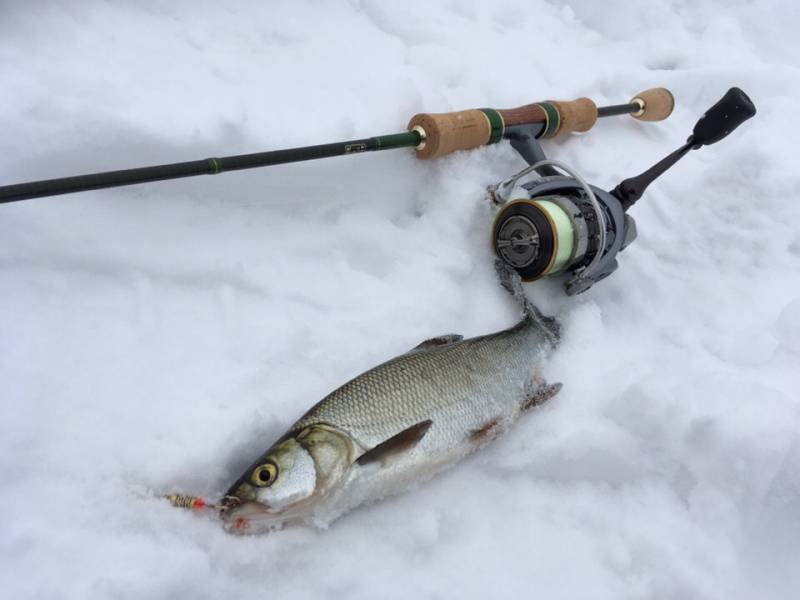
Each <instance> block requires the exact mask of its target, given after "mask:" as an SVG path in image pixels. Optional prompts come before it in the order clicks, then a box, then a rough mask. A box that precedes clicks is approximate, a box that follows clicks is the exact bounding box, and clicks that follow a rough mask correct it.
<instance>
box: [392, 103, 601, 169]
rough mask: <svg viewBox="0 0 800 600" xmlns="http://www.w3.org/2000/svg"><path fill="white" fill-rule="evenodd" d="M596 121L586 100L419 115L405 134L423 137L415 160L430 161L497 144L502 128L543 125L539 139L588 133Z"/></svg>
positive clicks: (502, 131) (501, 135)
mask: <svg viewBox="0 0 800 600" xmlns="http://www.w3.org/2000/svg"><path fill="white" fill-rule="evenodd" d="M596 121H597V106H596V105H595V103H594V102H593V101H592V100H590V99H589V98H578V99H577V100H549V101H547V102H539V103H535V104H526V105H524V106H518V107H517V108H506V109H494V108H473V109H469V110H461V111H457V112H449V113H419V114H416V115H414V116H413V117H411V120H410V121H409V122H408V129H409V131H417V132H419V134H420V136H421V137H422V138H423V139H422V141H421V142H420V144H419V145H418V146H417V147H416V150H417V158H421V159H431V158H439V157H440V156H445V155H447V154H450V153H451V152H455V151H456V150H470V149H472V148H477V147H479V146H484V145H486V144H494V143H496V142H499V141H500V140H501V139H502V137H503V133H504V132H505V130H506V128H508V127H512V126H514V125H528V124H535V123H542V124H544V130H543V132H542V135H541V137H555V136H557V135H562V134H565V133H571V132H573V131H588V130H589V129H591V128H592V127H593V126H594V124H595V122H596Z"/></svg>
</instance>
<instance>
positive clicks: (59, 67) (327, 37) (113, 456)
mask: <svg viewBox="0 0 800 600" xmlns="http://www.w3.org/2000/svg"><path fill="white" fill-rule="evenodd" d="M798 6H800V5H798V4H797V3H796V2H794V1H792V0H782V1H776V2H769V1H767V0H764V1H760V2H739V1H737V2H731V1H719V2H689V1H684V0H661V1H656V2H647V3H631V2H629V1H622V0H605V1H604V2H594V1H592V0H577V1H573V2H569V3H562V2H556V1H544V0H504V1H498V2H494V1H492V2H478V1H465V2H441V3H428V2H425V3H423V2H402V3H399V2H397V3H390V2H373V1H367V0H363V1H359V0H353V1H351V2H342V3H333V2H330V3H324V2H311V1H293V2H256V1H248V2H235V3H220V2H213V3H212V2H173V3H158V2H99V1H97V2H94V1H92V2H81V3H77V2H71V3H64V2H55V1H40V2H31V3H21V2H20V3H12V2H3V3H2V6H0V81H2V92H1V93H0V131H2V136H0V152H1V153H2V157H3V159H2V161H0V184H10V183H17V182H21V181H26V180H31V179H45V178H51V177H59V176H66V175H71V174H78V173H87V172H93V171H100V170H108V169H117V168H128V167H133V166H144V165H149V164H158V163H160V162H177V161H182V160H193V159H199V158H204V157H207V156H221V155H230V154H239V153H246V152H255V151H262V150H269V149H278V148H285V147H291V146H299V145H307V144H314V143H323V142H328V141H336V140H342V139H349V138H359V137H368V136H370V135H377V134H382V133H391V132H396V131H402V130H403V129H404V127H405V124H406V123H407V121H408V119H409V118H410V116H411V115H413V114H414V113H416V112H421V111H432V112H444V111H448V110H457V109H463V108H468V107H475V106H495V107H500V108H503V107H511V106H517V105H520V104H525V103H528V102H532V101H536V100H544V99H547V98H556V99H571V98H576V97H579V96H590V97H591V98H593V99H594V100H595V101H597V102H598V104H601V105H602V104H617V103H622V102H626V101H627V100H628V99H629V98H630V97H631V96H632V95H634V94H635V93H636V92H638V91H640V90H642V89H645V88H649V87H655V86H666V87H668V88H670V89H671V90H672V91H673V93H674V94H675V97H676V102H677V105H676V108H675V112H674V114H673V115H672V116H671V117H670V118H669V119H668V120H667V121H664V122H662V123H642V122H637V121H635V120H633V119H631V118H629V117H618V118H614V119H607V120H603V121H601V122H599V123H598V124H597V126H596V127H595V128H594V130H593V131H591V132H589V133H587V134H583V135H573V136H569V137H568V138H566V139H563V140H558V141H551V142H548V143H547V144H546V147H545V150H546V152H548V154H549V155H550V157H552V158H555V159H558V160H561V161H564V162H567V163H569V164H570V165H572V166H573V167H575V168H576V169H578V170H579V171H580V172H581V173H582V174H583V175H584V176H585V177H586V178H587V179H589V180H590V181H592V182H594V183H596V184H597V185H600V186H604V187H606V188H608V189H610V188H612V187H613V186H614V185H616V184H617V183H618V182H619V181H620V180H621V179H622V178H624V177H628V176H630V175H634V174H636V173H638V172H640V171H642V170H644V169H645V168H647V167H649V166H650V165H651V164H652V163H654V162H655V161H656V160H658V159H660V158H661V157H663V156H665V155H666V154H667V153H669V152H671V151H672V150H673V149H675V148H677V147H678V146H679V145H680V144H681V143H682V142H683V141H684V140H685V139H686V137H687V135H688V134H689V132H690V131H691V128H692V127H693V125H694V123H695V121H696V119H697V118H698V117H699V116H700V115H701V114H702V113H703V112H704V111H705V110H706V109H707V108H708V107H709V106H710V105H711V104H713V103H714V102H715V101H716V100H717V99H718V98H719V97H720V96H721V95H722V94H723V93H724V92H725V91H726V90H727V89H728V88H729V87H731V86H733V85H738V86H740V87H741V88H743V89H744V90H745V91H746V92H747V93H748V94H749V95H750V96H751V98H752V99H753V101H754V102H755V104H756V106H757V107H758V111H759V112H758V115H757V116H756V117H755V118H754V119H752V120H751V121H748V122H747V123H745V124H744V125H743V126H742V127H741V128H740V129H739V130H737V131H736V132H735V133H733V134H732V135H731V136H730V138H728V139H726V140H725V141H723V142H721V143H719V144H718V145H715V146H713V147H709V148H704V149H702V150H701V151H699V152H693V153H691V154H689V155H688V156H687V157H686V158H684V159H683V160H682V161H681V162H680V163H679V164H678V165H677V166H676V167H675V168H674V169H673V170H672V171H670V172H669V173H668V174H667V175H665V176H664V177H663V178H662V179H660V180H659V181H657V182H656V183H655V184H654V185H653V186H652V187H651V189H650V190H649V191H648V193H647V194H646V195H645V197H644V198H643V199H642V200H641V201H640V202H639V204H637V205H636V207H635V208H634V209H632V214H633V216H634V217H635V218H636V220H637V224H638V230H639V239H638V240H637V241H636V243H635V244H633V245H632V246H631V247H630V248H629V249H627V250H626V251H625V252H624V253H623V254H622V255H621V256H620V268H619V270H618V271H617V272H616V273H615V274H614V275H613V276H611V277H610V278H609V279H607V280H605V281H603V282H601V283H600V284H598V285H597V286H596V287H594V288H593V289H592V290H590V291H589V292H588V293H586V294H584V295H581V296H578V297H573V298H568V297H566V296H564V295H563V293H562V292H561V289H560V287H559V285H558V283H556V282H552V281H550V282H540V283H535V284H530V285H528V286H527V290H528V291H529V293H530V295H531V297H532V298H533V299H534V300H535V301H536V302H537V304H538V305H539V306H540V307H541V308H542V309H543V310H544V311H545V312H547V313H550V314H554V315H556V316H557V317H558V318H559V319H560V321H561V323H562V325H563V331H564V338H563V344H562V346H561V348H560V349H559V351H558V352H557V354H556V355H555V356H554V357H553V359H552V361H551V363H550V365H549V369H548V371H547V378H548V379H549V380H550V381H554V382H555V381H561V382H563V383H564V387H563V390H562V391H561V393H560V394H559V395H558V396H557V397H556V398H555V399H553V400H551V401H550V402H549V403H548V404H547V405H546V406H544V407H542V408H541V409H538V410H536V411H535V412H533V413H532V414H529V415H527V416H526V417H525V418H524V419H522V420H521V421H520V423H519V424H518V426H517V427H516V428H514V429H513V430H512V431H511V432H509V434H508V435H506V436H505V437H503V438H502V439H500V440H498V441H497V442H495V443H493V444H492V445H490V446H489V447H487V448H485V449H484V450H483V451H481V452H480V453H478V454H475V455H473V456H472V457H470V458H469V459H467V460H466V461H465V462H463V463H461V464H460V465H458V466H456V467H454V468H453V469H451V470H449V471H447V472H446V473H444V474H443V475H441V476H439V477H437V478H435V479H434V480H432V481H429V482H427V483H424V484H422V485H420V486H418V487H417V488H416V489H413V490H410V491H409V492H407V493H405V494H402V495H399V496H394V497H392V498H388V499H385V500H383V501H381V502H378V503H376V504H373V505H370V506H365V507H361V508H359V509H357V510H355V511H353V512H351V513H349V514H348V515H347V516H345V517H343V518H342V519H340V520H338V521H335V522H334V523H332V524H331V525H330V526H329V527H328V528H327V529H313V528H295V529H286V530H283V531H281V532H278V533H275V534H271V535H266V536H249V537H237V536H233V535H230V534H227V533H225V532H224V531H223V530H222V528H221V527H220V525H219V523H218V522H217V521H216V520H214V519H213V518H212V517H210V516H203V515H197V514H193V513H191V512H187V511H181V510H178V509H175V508H173V507H171V506H169V505H168V504H167V503H166V502H165V501H163V500H159V499H157V498H156V496H157V494H159V493H164V492H182V493H187V494H197V495H201V496H203V497H205V498H207V499H209V500H215V499H216V498H217V497H218V496H219V495H220V494H221V493H222V492H224V491H225V489H226V488H227V486H228V485H229V484H230V483H231V482H232V481H233V480H234V479H235V478H236V477H237V476H238V475H239V474H240V472H241V471H242V470H243V468H244V467H245V466H246V465H247V464H249V463H250V462H251V461H252V460H253V459H254V458H255V457H256V456H257V455H258V454H260V453H261V452H262V451H263V450H265V449H266V448H267V447H268V446H269V444H270V443H271V442H272V441H273V440H274V439H275V438H276V437H278V436H279V435H280V434H281V433H282V432H283V430H284V429H285V428H286V427H287V426H288V425H290V424H291V423H292V422H293V421H294V420H295V419H296V418H297V417H298V416H299V415H300V414H301V413H302V412H304V411H305V409H307V408H308V407H310V406H311V405H312V404H313V403H314V402H316V401H317V400H319V399H320V398H322V397H323V396H324V395H325V394H326V393H327V392H329V391H331V390H332V389H333V388H335V387H337V386H338V385H340V384H342V383H344V382H345V381H346V380H348V379H349V378H351V377H353V376H355V375H357V374H358V373H360V372H361V371H363V370H365V369H367V368H369V367H371V366H373V365H375V364H377V363H379V362H381V361H383V360H385V359H388V358H390V357H392V356H394V355H397V354H400V353H403V352H405V351H406V350H407V349H409V348H411V347H412V346H414V345H416V344H417V343H419V342H420V341H421V340H423V339H426V338H429V337H432V336H435V335H439V334H444V333H450V332H456V333H461V334H463V335H466V336H472V335H479V334H483V333H489V332H492V331H496V330H498V329H502V328H504V327H507V326H510V325H511V324H513V323H514V322H515V320H516V318H517V317H518V313H517V309H516V308H515V306H514V304H513V302H512V300H511V299H510V298H509V297H508V296H507V295H506V294H504V293H503V292H502V290H500V288H499V287H498V285H497V283H496V281H495V279H494V275H493V269H492V257H491V251H490V247H489V243H488V236H489V227H490V223H491V218H492V212H491V209H490V207H489V206H488V203H487V201H486V198H485V195H484V189H485V187H486V186H487V185H488V184H491V183H495V182H497V181H499V180H501V179H502V178H504V177H506V176H508V175H510V174H512V173H513V172H515V171H516V170H518V169H520V168H521V167H522V166H524V163H523V161H522V159H521V158H519V157H518V156H517V155H516V154H515V153H514V151H513V150H512V149H511V148H510V147H509V146H508V144H507V143H501V144H498V145H495V146H492V147H485V148H481V149H478V150H475V151H472V152H462V153H458V154H455V155H452V156H450V157H447V158H444V159H441V160H437V161H431V162H423V161H417V160H415V158H414V156H413V152H412V151H406V150H398V151H393V152H384V153H373V154H367V155H360V156H354V157H347V158H336V159H329V160H325V161H317V162H310V163H302V164H294V165H287V166H282V167H272V168H269V169H260V170H253V171H243V172H236V173H229V174H222V175H218V176H216V177H200V178H194V179H187V180H179V181H171V182H164V183H157V184H148V185H140V186H133V187H127V188H117V189H113V190H105V191H96V192H88V193H82V194H74V195H67V196H60V197H53V198H44V199H38V200H31V201H27V202H19V203H13V204H4V205H1V206H0V381H1V382H2V388H1V389H2V394H0V490H1V491H2V492H1V494H2V495H1V496H0V502H1V503H2V513H3V518H2V524H0V589H2V595H3V597H5V598H170V599H176V598H219V597H228V598H237V597H238V598H261V597H269V598H305V597H341V598H348V600H353V599H360V598H509V597H512V596H522V597H526V598H548V599H551V600H553V599H557V598H592V599H595V600H599V599H603V598H615V599H616V598H655V597H657V598H752V597H761V598H792V597H796V590H797V589H798V586H800V401H799V400H798V395H797V390H798V383H800V370H798V360H799V359H800V225H798V224H799V223H800V193H798V192H799V191H800V171H799V170H798V168H797V139H798V138H800V117H798V111H797V95H798V94H800V60H799V59H798V57H800V44H798V42H797V31H798V29H799V28H800V8H798Z"/></svg>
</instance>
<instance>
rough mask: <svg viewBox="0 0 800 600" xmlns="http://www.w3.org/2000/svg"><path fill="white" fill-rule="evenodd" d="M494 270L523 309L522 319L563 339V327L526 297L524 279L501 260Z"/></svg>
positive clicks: (506, 289)
mask: <svg viewBox="0 0 800 600" xmlns="http://www.w3.org/2000/svg"><path fill="white" fill-rule="evenodd" d="M494 270H495V271H496V272H497V278H498V279H499V280H500V285H501V286H503V289H504V290H505V291H507V292H508V293H509V294H511V295H512V296H513V297H514V300H516V301H517V303H518V304H519V305H520V307H521V308H522V317H523V319H524V320H526V321H536V322H537V323H539V324H540V325H541V326H542V327H544V329H545V330H546V331H547V332H548V333H549V334H550V335H551V336H552V337H553V338H554V339H555V341H558V340H559V339H560V338H561V325H559V323H558V321H557V320H556V319H555V318H554V317H547V316H545V315H544V313H542V311H540V310H539V309H538V308H536V305H535V304H534V303H533V302H531V301H530V300H529V299H528V296H526V295H525V288H523V287H522V278H521V277H520V276H519V273H517V272H516V271H515V270H514V269H513V268H512V267H510V266H509V265H507V264H506V263H504V262H503V261H502V260H500V259H499V258H497V259H495V261H494Z"/></svg>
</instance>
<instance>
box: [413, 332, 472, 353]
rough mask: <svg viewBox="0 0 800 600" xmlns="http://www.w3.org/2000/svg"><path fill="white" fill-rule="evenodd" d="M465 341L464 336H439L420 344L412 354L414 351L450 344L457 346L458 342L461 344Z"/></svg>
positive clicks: (414, 348) (450, 334)
mask: <svg viewBox="0 0 800 600" xmlns="http://www.w3.org/2000/svg"><path fill="white" fill-rule="evenodd" d="M463 339H464V336H463V335H458V334H457V333H447V334H445V335H437V336H436V337H432V338H430V339H429V340H425V341H424V342H420V343H419V344H417V345H416V346H414V347H413V348H412V349H411V352H414V350H427V349H429V348H438V347H440V346H449V345H450V344H455V343H456V342H460V341H461V340H463Z"/></svg>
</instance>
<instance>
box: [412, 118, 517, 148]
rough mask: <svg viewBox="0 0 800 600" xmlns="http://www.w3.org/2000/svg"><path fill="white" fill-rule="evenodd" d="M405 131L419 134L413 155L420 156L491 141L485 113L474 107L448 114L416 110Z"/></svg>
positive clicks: (490, 128) (490, 126) (490, 132)
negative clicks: (417, 111) (419, 139)
mask: <svg viewBox="0 0 800 600" xmlns="http://www.w3.org/2000/svg"><path fill="white" fill-rule="evenodd" d="M408 130H409V131H417V132H419V134H420V136H421V137H422V141H421V142H420V144H419V145H418V146H417V148H416V150H417V158H422V159H430V158H439V157H440V156H445V155H446V154H450V153H451V152H455V151H456V150H469V149H471V148H477V147H479V146H483V145H485V144H489V143H491V142H490V140H491V139H492V125H491V123H490V121H489V119H488V117H487V116H486V114H485V113H484V112H482V111H480V110H478V109H477V108H472V109H469V110H461V111H458V112H450V113H419V114H416V115H414V116H413V117H411V120H410V121H409V122H408ZM500 135H501V136H502V130H501V132H500ZM498 139H499V138H498Z"/></svg>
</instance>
